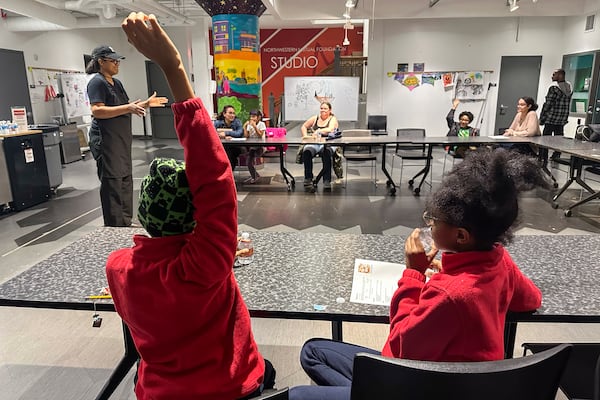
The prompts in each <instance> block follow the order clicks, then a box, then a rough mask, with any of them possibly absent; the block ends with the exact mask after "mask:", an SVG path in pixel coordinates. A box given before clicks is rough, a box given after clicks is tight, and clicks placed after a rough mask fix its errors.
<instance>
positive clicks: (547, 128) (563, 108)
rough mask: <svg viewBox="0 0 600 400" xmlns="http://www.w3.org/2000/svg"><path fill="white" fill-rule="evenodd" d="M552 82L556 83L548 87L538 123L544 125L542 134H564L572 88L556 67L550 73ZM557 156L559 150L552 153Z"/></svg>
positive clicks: (562, 72)
mask: <svg viewBox="0 0 600 400" xmlns="http://www.w3.org/2000/svg"><path fill="white" fill-rule="evenodd" d="M552 82H556V83H553V84H552V85H551V86H550V87H549V88H548V94H547V95H546V102H545V103H544V106H543V107H542V113H541V115H540V125H544V131H543V132H542V135H544V136H550V135H554V136H564V134H565V132H564V128H565V124H566V123H567V121H568V118H569V107H570V105H571V96H572V95H573V88H572V86H571V83H570V82H567V81H565V70H564V69H557V70H555V71H554V72H553V73H552ZM558 157H560V153H559V152H554V154H552V158H553V159H555V158H558Z"/></svg>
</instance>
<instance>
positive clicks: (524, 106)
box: [504, 96, 542, 155]
mask: <svg viewBox="0 0 600 400" xmlns="http://www.w3.org/2000/svg"><path fill="white" fill-rule="evenodd" d="M537 109H538V105H537V104H536V102H535V100H534V99H533V98H531V97H527V96H525V97H521V98H520V99H519V101H518V102H517V115H515V119H514V120H513V122H512V124H510V127H509V128H508V129H507V130H505V131H504V136H520V137H529V136H540V135H541V134H542V131H541V130H540V124H539V121H538V116H537V114H536V112H535V110H537ZM508 148H509V149H511V150H516V151H518V152H519V153H523V154H528V155H534V154H535V153H534V151H533V150H532V148H531V145H529V144H524V143H514V144H512V145H508Z"/></svg>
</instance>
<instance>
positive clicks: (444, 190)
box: [290, 149, 548, 400]
mask: <svg viewBox="0 0 600 400" xmlns="http://www.w3.org/2000/svg"><path fill="white" fill-rule="evenodd" d="M536 186H543V187H547V186H548V183H547V182H546V180H545V176H544V175H543V172H542V171H541V169H540V168H539V166H538V165H537V163H536V162H535V161H534V160H533V159H530V158H528V157H526V156H524V155H520V154H514V153H512V152H509V151H506V150H504V149H498V150H495V151H492V150H489V149H479V150H475V151H470V152H469V153H468V154H467V156H466V157H465V160H464V161H463V162H462V163H460V164H458V165H456V166H455V167H454V168H453V169H452V171H451V172H450V173H449V174H448V175H447V176H446V177H445V178H444V180H443V181H442V186H441V188H440V189H438V190H437V191H436V192H435V193H434V194H433V195H432V197H431V199H430V200H429V201H428V202H427V205H426V211H425V214H424V215H423V218H424V220H425V222H426V223H427V225H429V226H430V227H431V232H432V237H433V240H434V246H432V250H431V251H430V252H429V254H425V250H424V248H423V245H422V243H421V241H420V240H419V233H420V230H419V229H415V230H414V231H413V232H412V233H411V235H410V236H409V237H408V239H407V240H406V243H405V246H404V248H405V250H404V251H405V263H406V270H404V271H403V273H402V276H401V277H400V280H399V281H398V289H397V290H396V292H395V293H394V295H393V297H392V301H391V304H390V333H389V336H388V339H387V341H386V343H385V345H384V346H383V350H382V351H381V352H379V351H376V350H373V349H369V348H365V347H361V346H356V345H352V344H348V343H343V342H334V341H332V340H327V339H312V340H309V341H308V342H306V343H305V344H304V346H303V348H302V351H301V353H300V362H301V364H302V367H303V368H304V370H305V371H306V373H307V374H308V376H309V377H310V378H311V379H312V380H313V381H314V382H315V383H316V384H317V385H320V386H299V387H296V388H293V389H292V390H291V392H290V399H294V400H295V399H333V400H337V399H345V400H348V399H350V386H351V384H352V366H353V359H354V356H355V354H356V353H358V352H367V353H372V354H382V355H384V356H387V357H397V358H405V359H412V360H429V361H491V360H500V359H502V358H503V357H504V319H505V317H506V313H507V312H508V311H531V310H535V309H536V308H538V307H540V305H541V300H542V295H541V292H540V290H539V289H538V288H537V287H536V286H535V285H534V284H533V283H532V282H531V281H530V280H529V279H528V278H527V277H525V276H524V275H523V273H522V272H521V271H520V270H519V268H518V267H517V266H516V265H515V263H514V261H513V260H512V259H511V257H510V255H509V254H508V252H507V251H506V249H505V248H504V246H503V244H506V243H508V242H509V240H510V238H511V226H512V225H513V223H514V222H515V220H516V219H517V216H518V213H519V207H518V195H519V192H521V191H524V190H530V189H533V188H535V187H536ZM438 249H440V250H442V251H443V253H442V259H441V262H440V261H436V260H434V257H435V255H436V253H437V252H438ZM432 266H433V267H435V268H436V269H438V270H439V271H440V272H438V273H435V274H433V276H432V277H431V279H430V280H429V281H428V282H426V281H425V271H426V269H427V268H428V267H432ZM432 384H435V382H432Z"/></svg>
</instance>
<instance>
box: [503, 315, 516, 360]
mask: <svg viewBox="0 0 600 400" xmlns="http://www.w3.org/2000/svg"><path fill="white" fill-rule="evenodd" d="M516 336H517V323H516V322H514V321H506V322H505V323H504V358H513V353H514V350H515V338H516Z"/></svg>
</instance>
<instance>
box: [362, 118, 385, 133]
mask: <svg viewBox="0 0 600 400" xmlns="http://www.w3.org/2000/svg"><path fill="white" fill-rule="evenodd" d="M367 129H369V130H372V131H386V130H387V115H369V116H368V118H367Z"/></svg>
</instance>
